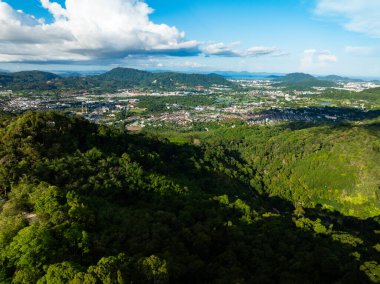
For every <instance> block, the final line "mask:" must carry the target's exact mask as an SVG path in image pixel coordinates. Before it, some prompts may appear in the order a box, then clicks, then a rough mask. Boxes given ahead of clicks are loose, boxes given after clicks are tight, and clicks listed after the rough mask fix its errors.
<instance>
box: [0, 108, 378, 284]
mask: <svg viewBox="0 0 380 284" xmlns="http://www.w3.org/2000/svg"><path fill="white" fill-rule="evenodd" d="M346 127H347V130H344V131H341V130H339V129H337V131H336V132H335V131H334V129H329V128H321V129H317V130H311V132H308V130H307V129H299V130H295V131H291V130H286V129H282V130H281V129H276V130H274V132H268V131H269V129H265V130H263V132H262V134H261V135H260V136H257V135H255V133H254V132H255V131H259V128H254V129H252V130H248V129H246V130H244V129H242V128H237V129H236V132H235V130H234V131H231V130H232V129H231V128H223V129H224V130H219V131H220V132H219V135H217V136H214V138H213V136H211V133H210V137H209V138H208V142H207V143H202V145H201V146H194V145H193V144H190V143H189V144H183V145H177V144H173V143H170V142H169V141H168V140H166V139H163V138H157V136H155V135H152V136H143V135H131V134H128V133H125V132H124V131H122V130H119V129H114V128H108V127H105V126H98V125H94V124H90V123H89V122H87V121H85V120H82V119H79V118H74V117H65V116H62V115H60V114H56V113H50V112H49V113H41V112H39V113H26V114H24V115H23V116H20V117H16V118H13V117H6V118H5V122H4V126H2V127H1V128H0V157H1V164H0V189H1V192H2V196H3V197H4V200H3V201H1V203H0V206H1V207H0V208H1V210H0V211H1V212H0V282H1V283H10V282H11V281H12V282H13V283H36V282H38V283H131V282H133V283H252V282H258V283H370V282H378V281H380V273H379V270H380V266H379V263H380V255H379V251H380V249H379V247H380V244H379V241H378V235H376V234H377V233H378V231H377V230H378V228H379V225H380V223H379V222H380V220H379V218H378V217H377V218H370V219H366V220H364V219H357V218H354V217H346V216H344V215H342V214H340V213H339V212H337V211H335V212H334V211H330V210H326V209H322V208H321V207H320V206H316V207H315V208H314V209H307V208H306V206H305V207H304V208H303V205H304V204H303V203H302V201H303V200H302V198H300V199H297V196H301V195H302V191H298V190H296V191H295V195H294V196H293V197H294V199H293V202H289V201H288V200H286V199H283V198H279V197H274V195H277V196H281V194H277V193H273V194H270V195H268V194H266V193H265V187H266V185H267V184H268V183H267V180H272V181H273V182H274V183H275V182H276V180H279V178H280V176H276V175H275V174H273V173H275V171H276V168H281V167H285V165H286V163H289V162H293V163H294V162H296V161H297V160H298V161H300V162H301V161H303V160H304V158H305V159H306V160H307V158H308V157H309V156H310V155H313V153H317V154H318V155H320V156H318V158H317V157H315V158H316V161H321V159H322V161H323V159H329V158H328V157H327V155H328V154H327V153H324V152H321V151H320V149H324V148H327V149H333V147H334V145H335V144H339V146H338V149H336V153H338V152H339V151H340V152H342V151H343V153H346V154H347V153H350V152H351V151H352V147H351V146H349V145H350V142H349V141H350V140H348V137H349V136H354V137H359V136H360V137H362V135H363V134H365V132H368V134H367V136H365V137H370V136H371V135H377V134H378V129H377V128H376V127H377V126H376V125H372V124H371V123H369V124H367V125H366V126H365V127H364V126H363V128H362V130H360V131H359V130H358V129H356V128H355V127H353V128H352V130H349V129H350V128H349V127H348V126H346ZM243 130H244V131H243ZM230 131H231V132H230ZM313 131H315V132H316V133H315V135H316V136H318V137H320V140H317V141H316V142H315V143H317V144H313V142H311V140H309V138H310V137H311V133H312V132H313ZM347 131H348V132H347ZM358 131H359V132H358ZM334 133H336V134H334ZM214 134H216V133H214ZM242 135H243V136H245V137H246V139H242V138H241V137H243V136H242ZM357 135H359V136H357ZM154 136H155V137H156V138H153V137H154ZM220 137H224V139H223V141H218V140H219V138H220ZM258 137H260V140H258ZM275 137H277V138H275ZM300 137H304V138H303V139H301V140H299V138H300ZM193 138H194V136H193ZM334 139H338V141H334ZM355 139H356V138H355ZM358 139H359V138H358ZM364 139H368V138H364ZM213 140H214V143H212V141H213ZM264 141H265V142H264ZM267 141H268V146H267V147H265V144H266V142H267ZM376 141H378V140H376ZM336 142H338V143H336ZM367 142H368V143H364V144H362V145H372V144H371V143H372V142H371V141H367ZM329 143H331V145H330V144H329ZM355 143H356V142H355ZM245 145H250V146H249V147H247V148H246V150H245V151H246V152H243V151H241V149H245ZM255 145H257V146H255ZM276 145H278V146H276ZM318 145H319V146H318ZM344 145H347V146H346V147H345V146H344ZM376 145H377V144H376V143H375V144H373V145H372V146H373V147H374V148H373V150H372V151H373V152H374V153H376V152H377V153H378V151H379V147H378V146H379V145H377V146H376ZM263 146H264V148H263V149H261V148H262V147H263ZM372 146H368V147H372ZM255 147H257V149H256V150H255ZM376 147H377V148H376ZM270 149H271V150H272V151H274V152H269V151H270ZM302 149H304V150H302ZM252 150H255V151H253V152H252ZM356 150H357V149H356ZM239 151H241V154H239V153H240V152H239ZM249 153H251V154H249ZM281 153H284V154H281ZM278 155H280V156H278ZM281 155H283V156H281ZM284 155H285V156H284ZM276 157H279V159H284V161H281V160H279V163H277V162H274V160H277V158H276ZM248 158H249V160H248ZM367 158H369V156H368V157H367V156H366V157H362V159H360V160H358V163H359V164H360V165H359V166H360V167H361V168H362V169H363V170H365V169H366V166H370V165H372V164H364V165H361V163H366V160H367ZM340 159H341V158H340V157H331V161H337V162H342V163H344V162H345V158H342V159H341V160H340ZM326 161H327V160H326ZM328 161H329V162H330V160H328ZM266 164H269V165H270V166H268V167H269V168H267V169H263V170H260V168H261V167H263V166H264V167H265V165H266ZM252 165H256V166H255V167H252ZM340 166H341V164H339V163H338V164H336V167H337V168H339V167H340ZM295 167H296V165H289V169H294V168H295ZM322 167H323V166H321V165H318V168H322ZM273 170H274V172H273ZM312 170H313V169H311V168H308V167H305V168H304V171H306V173H308V172H309V173H312ZM327 170H330V171H334V168H328V169H327ZM262 172H266V173H267V176H266V177H262V176H261V173H262ZM321 174H322V175H323V174H324V173H321ZM347 177H348V176H347ZM263 178H264V179H263ZM297 178H298V179H299V180H302V178H301V177H294V179H295V180H296V179H297ZM342 178H343V177H342ZM285 179H288V177H286V178H285ZM292 179H293V178H290V180H292ZM338 180H339V182H340V180H341V178H339V179H338ZM362 182H366V181H365V180H362ZM282 186H283V188H284V189H286V190H290V191H292V189H293V188H292V187H291V186H289V185H286V184H283V185H282ZM278 188H280V187H278ZM310 189H311V188H310ZM321 189H323V190H324V188H321ZM304 190H306V188H304ZM345 194H346V195H345V196H350V194H352V193H350V192H346V193H345ZM363 194H364V193H363ZM305 204H306V203H305ZM294 205H295V207H294Z"/></svg>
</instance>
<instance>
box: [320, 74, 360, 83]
mask: <svg viewBox="0 0 380 284" xmlns="http://www.w3.org/2000/svg"><path fill="white" fill-rule="evenodd" d="M318 79H320V80H325V81H334V82H363V80H360V79H352V78H348V77H341V76H337V75H328V76H321V77H318Z"/></svg>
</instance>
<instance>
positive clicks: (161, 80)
mask: <svg viewBox="0 0 380 284" xmlns="http://www.w3.org/2000/svg"><path fill="white" fill-rule="evenodd" d="M212 85H226V86H232V85H233V84H232V83H231V82H230V81H227V80H226V79H224V78H223V77H221V76H218V75H203V74H182V73H174V72H159V73H152V72H146V71H141V70H136V69H131V68H115V69H112V70H110V71H108V72H105V73H103V74H100V75H89V76H69V77H60V76H58V75H56V74H53V73H48V72H41V71H22V72H14V73H0V89H1V88H4V89H11V90H13V91H27V90H29V91H36V90H39V91H41V90H50V91H54V90H66V91H83V90H92V91H94V92H95V91H97V90H98V91H99V90H102V92H107V91H117V90H119V89H123V88H134V87H146V88H155V89H159V90H172V89H175V88H178V87H181V86H186V87H196V86H203V87H211V86H212Z"/></svg>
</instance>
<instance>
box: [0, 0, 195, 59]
mask: <svg viewBox="0 0 380 284" xmlns="http://www.w3.org/2000/svg"><path fill="white" fill-rule="evenodd" d="M41 4H42V7H44V8H46V9H47V10H48V11H49V12H50V13H51V14H52V15H53V16H54V21H53V22H52V23H50V24H46V23H45V22H44V20H42V19H36V18H35V17H34V16H32V15H27V14H25V13H23V12H22V11H16V10H14V9H13V8H12V7H11V6H9V5H8V4H7V3H5V2H2V1H1V0H0V27H1V28H0V60H1V61H49V60H96V59H102V58H124V57H126V56H127V55H128V54H139V53H145V54H149V53H151V54H197V53H199V48H198V46H199V43H198V42H196V41H186V40H185V35H184V33H183V32H180V31H179V30H178V29H177V28H175V27H170V26H168V25H165V24H155V23H153V22H152V21H150V20H149V14H150V13H152V9H151V8H150V7H149V6H148V5H147V4H146V3H144V2H143V1H141V0H66V8H63V7H62V6H60V5H59V4H58V3H56V2H51V1H49V0H41ZM10 51H11V52H10Z"/></svg>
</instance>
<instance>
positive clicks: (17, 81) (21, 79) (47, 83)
mask: <svg viewBox="0 0 380 284" xmlns="http://www.w3.org/2000/svg"><path fill="white" fill-rule="evenodd" d="M58 78H59V76H58V75H55V74H53V73H48V72H42V71H21V72H14V73H0V86H2V88H5V89H13V90H20V89H26V90H41V89H43V90H45V89H53V88H55V80H57V79H58Z"/></svg>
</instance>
